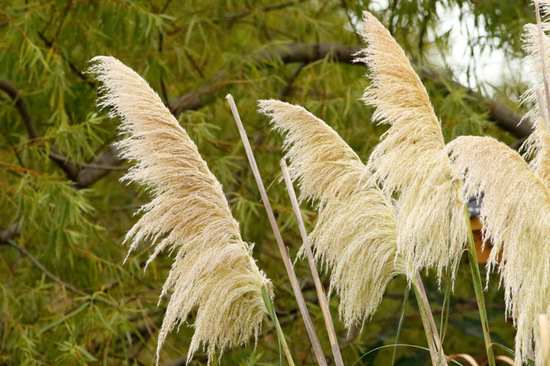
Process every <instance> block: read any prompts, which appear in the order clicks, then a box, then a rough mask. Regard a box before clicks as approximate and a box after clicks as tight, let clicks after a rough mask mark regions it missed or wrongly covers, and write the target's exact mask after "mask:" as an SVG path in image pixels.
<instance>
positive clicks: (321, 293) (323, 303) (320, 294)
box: [281, 159, 344, 366]
mask: <svg viewBox="0 0 550 366" xmlns="http://www.w3.org/2000/svg"><path fill="white" fill-rule="evenodd" d="M281 171H282V172H283V178H284V180H285V184H286V190H287V191H288V196H289V197H290V202H292V209H293V210H294V215H295V216H296V221H298V228H299V229H300V235H301V236H302V241H303V243H304V249H305V252H306V256H307V259H308V263H309V269H310V270H311V275H312V277H313V282H314V283H315V290H317V298H318V299H319V305H320V307H321V311H322V312H323V318H324V319H325V326H326V328H327V333H328V338H329V340H330V347H331V349H332V355H333V356H334V362H335V364H336V366H344V360H343V359H342V354H341V352H340V346H339V345H338V338H336V331H335V330H334V323H333V322H332V317H331V315H330V309H329V306H328V302H327V296H326V294H325V290H324V288H323V285H322V284H321V280H320V278H319V272H317V267H316V266H315V258H314V257H313V252H312V250H311V243H310V241H309V237H308V235H307V231H306V226H305V225H304V220H303V219H302V214H301V213H300V205H299V204H298V199H297V198H296V193H295V192H294V188H293V187H292V180H291V179H290V174H288V168H287V166H286V162H285V160H284V159H283V160H281Z"/></svg>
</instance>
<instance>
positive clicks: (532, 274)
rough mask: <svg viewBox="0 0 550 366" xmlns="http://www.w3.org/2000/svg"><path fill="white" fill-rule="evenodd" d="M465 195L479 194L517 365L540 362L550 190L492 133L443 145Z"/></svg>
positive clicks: (549, 268)
mask: <svg viewBox="0 0 550 366" xmlns="http://www.w3.org/2000/svg"><path fill="white" fill-rule="evenodd" d="M447 149H448V151H449V152H450V153H451V158H452V160H453V163H454V164H456V166H458V167H459V168H460V171H461V174H462V178H463V179H464V182H465V185H466V187H467V194H468V195H471V196H477V197H479V196H480V194H482V193H483V201H482V204H481V221H482V224H483V228H484V237H485V240H486V241H490V242H491V243H492V245H493V248H492V250H491V255H490V257H489V261H488V264H487V265H488V269H489V270H491V269H494V268H497V267H498V271H499V273H500V275H501V279H502V283H503V284H504V290H505V301H506V314H507V316H510V317H511V318H512V319H513V321H514V325H515V326H516V328H517V334H516V356H515V361H516V363H517V364H522V362H525V361H526V359H527V357H528V356H529V355H531V354H533V352H534V354H535V360H536V364H537V365H542V364H544V358H543V355H542V351H541V350H542V347H541V344H540V336H539V334H540V331H539V328H538V317H539V314H549V308H548V304H550V260H548V253H550V239H549V238H550V193H549V191H548V189H547V188H546V187H545V185H544V183H543V181H542V180H541V179H540V178H538V177H537V176H536V175H535V174H534V173H533V172H532V171H531V170H530V169H529V166H528V165H527V163H526V162H525V161H524V160H523V158H522V157H521V156H520V155H519V154H518V153H517V152H516V151H514V150H512V149H510V148H509V147H508V146H506V145H505V144H503V143H501V142H499V141H497V140H495V139H493V138H491V137H473V136H462V137H459V138H457V139H456V140H454V141H452V142H450V143H449V144H448V146H447Z"/></svg>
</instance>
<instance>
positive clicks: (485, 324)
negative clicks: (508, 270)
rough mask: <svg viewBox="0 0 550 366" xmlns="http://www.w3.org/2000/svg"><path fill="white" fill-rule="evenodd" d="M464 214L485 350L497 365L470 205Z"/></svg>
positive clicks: (490, 363) (492, 363) (492, 365)
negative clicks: (492, 345)
mask: <svg viewBox="0 0 550 366" xmlns="http://www.w3.org/2000/svg"><path fill="white" fill-rule="evenodd" d="M464 215H465V216H466V221H467V224H468V259H469V260H470V270H471V272H472V281H473V283H474V291H475V294H476V301H477V307H478V309H479V318H480V319H481V328H482V329H483V337H484V339H485V350H486V351H487V360H488V362H489V366H495V354H494V352H493V348H492V347H491V333H490V331H489V320H488V319H487V309H486V308H485V297H484V296H483V285H482V283H481V275H480V273H479V266H478V264H477V253H476V243H475V240H474V234H473V233H472V224H471V222H470V215H469V214H468V207H467V206H464Z"/></svg>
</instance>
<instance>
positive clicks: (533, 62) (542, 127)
mask: <svg viewBox="0 0 550 366" xmlns="http://www.w3.org/2000/svg"><path fill="white" fill-rule="evenodd" d="M541 3H542V4H541V5H543V9H544V10H545V12H546V13H548V11H549V10H550V2H548V1H545V2H541ZM541 25H542V29H543V30H549V29H550V23H549V22H543V23H542V24H541ZM541 41H542V46H543V51H544V52H541ZM523 44H524V49H525V51H526V52H527V57H526V58H525V61H526V64H527V67H526V69H528V70H532V73H533V75H534V76H535V78H536V80H537V84H536V85H535V86H533V87H532V88H530V89H529V90H527V91H526V92H525V93H524V94H523V96H522V103H527V104H529V105H533V108H532V109H531V110H530V111H529V113H527V115H526V116H525V117H526V118H529V119H530V120H531V121H533V122H534V131H533V133H531V135H530V136H529V138H528V139H527V140H526V142H525V145H526V146H527V148H528V149H527V155H528V156H533V159H532V160H531V162H530V164H529V165H530V167H531V169H532V170H533V171H534V172H535V174H536V175H537V176H538V177H539V178H540V179H542V181H543V182H544V184H545V185H546V187H547V188H549V189H550V125H548V124H549V123H550V114H549V110H548V104H547V98H546V92H545V88H544V79H543V75H544V72H543V65H542V57H544V60H545V62H544V63H545V65H544V66H545V68H546V70H545V72H546V75H550V38H549V37H548V36H546V35H545V34H544V33H542V39H541V32H540V31H539V28H538V27H537V25H536V24H527V25H525V27H524V34H523ZM541 53H543V55H542V54H541ZM537 93H540V94H539V98H537ZM541 106H542V110H541V108H540V107H541Z"/></svg>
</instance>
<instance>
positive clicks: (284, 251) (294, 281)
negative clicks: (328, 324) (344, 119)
mask: <svg viewBox="0 0 550 366" xmlns="http://www.w3.org/2000/svg"><path fill="white" fill-rule="evenodd" d="M225 99H227V102H228V103H229V107H230V108H231V112H232V113H233V117H234V118H235V123H236V124H237V128H238V130H239V134H240V135H241V139H242V141H243V145H244V148H245V151H246V156H247V157H248V162H249V163H250V168H251V169H252V173H253V174H254V178H255V179H256V184H257V185H258V189H259V191H260V195H261V197H262V201H263V203H264V207H265V210H266V213H267V217H268V218H269V223H270V224H271V229H272V230H273V234H274V235H275V241H276V242H277V245H278V247H279V251H280V252H281V257H282V259H283V263H284V265H285V269H286V271H287V274H288V278H289V280H290V285H291V286H292V290H293V291H294V296H295V297H296V302H297V303H298V308H299V309H300V313H301V314H302V319H303V320H304V323H305V325H306V330H307V333H308V335H309V339H310V340H311V345H312V346H313V352H314V353H315V357H316V358H317V362H318V364H319V365H320V366H327V361H326V359H325V355H324V353H323V349H322V348H321V343H320V342H319V338H318V337H317V334H316V333H315V327H314V326H313V322H312V321H311V317H310V316H309V312H308V310H307V306H306V302H305V300H304V295H303V294H302V290H301V289H300V286H299V284H298V278H297V277H296V273H295V272H294V267H293V266H292V263H291V261H290V256H289V254H288V248H286V246H285V244H284V242H283V238H282V237H281V232H280V231H279V227H278V226H277V220H276V219H275V215H274V214H273V209H272V208H271V203H270V202H269V198H268V197H267V193H266V191H265V187H264V183H263V181H262V176H261V175H260V171H259V170H258V165H257V164H256V159H255V158H254V153H253V152H252V147H251V146H250V142H249V141H248V136H247V135H246V131H245V129H244V126H243V123H242V121H241V117H240V116H239V112H238V111H237V106H236V105H235V101H234V100H233V96H232V95H231V94H227V96H226V97H225Z"/></svg>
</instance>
